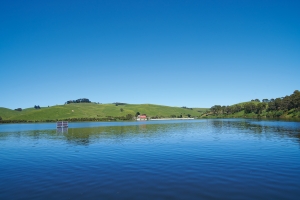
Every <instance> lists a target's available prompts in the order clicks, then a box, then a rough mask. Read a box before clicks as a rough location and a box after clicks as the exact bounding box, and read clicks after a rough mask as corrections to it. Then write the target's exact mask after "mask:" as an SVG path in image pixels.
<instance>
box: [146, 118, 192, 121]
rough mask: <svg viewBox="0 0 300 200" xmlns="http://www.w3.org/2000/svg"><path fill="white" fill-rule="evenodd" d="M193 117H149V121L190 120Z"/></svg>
mask: <svg viewBox="0 0 300 200" xmlns="http://www.w3.org/2000/svg"><path fill="white" fill-rule="evenodd" d="M192 119H195V118H159V119H149V121H158V120H192Z"/></svg>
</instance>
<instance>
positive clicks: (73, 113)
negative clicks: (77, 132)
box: [0, 103, 206, 121]
mask: <svg viewBox="0 0 300 200" xmlns="http://www.w3.org/2000/svg"><path fill="white" fill-rule="evenodd" d="M205 110H206V109H205V108H193V109H186V108H180V107H170V106H162V105H153V104H126V105H118V106H116V105H115V104H95V103H73V104H67V105H57V106H51V107H41V109H34V108H27V109H23V110H22V111H15V110H10V109H7V108H0V116H1V117H2V119H3V120H12V121H18V120H25V121H47V120H62V119H75V118H76V119H80V118H97V119H101V118H102V119H103V118H107V117H108V116H109V117H125V116H126V115H128V114H131V115H133V116H134V115H135V114H136V113H137V112H140V113H141V114H147V116H149V117H156V116H157V117H171V116H180V115H182V117H186V116H188V115H191V116H192V117H199V116H200V115H201V114H202V112H204V111H205Z"/></svg>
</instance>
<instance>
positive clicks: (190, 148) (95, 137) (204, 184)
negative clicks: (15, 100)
mask: <svg viewBox="0 0 300 200" xmlns="http://www.w3.org/2000/svg"><path fill="white" fill-rule="evenodd" d="M299 198H300V123H299V122H283V121H257V120H243V119H237V120H230V119H226V120H225V119H224V120H210V119H209V120H191V121H155V122H154V121H152V122H151V121H149V122H95V123H93V122H90V123H70V125H69V128H68V129H64V130H61V129H60V130H57V129H56V127H55V124H52V123H47V124H2V125H0V199H1V200H6V199H7V200H8V199H9V200H12V199H31V200H32V199H299Z"/></svg>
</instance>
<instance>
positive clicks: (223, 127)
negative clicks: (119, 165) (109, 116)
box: [0, 119, 300, 145]
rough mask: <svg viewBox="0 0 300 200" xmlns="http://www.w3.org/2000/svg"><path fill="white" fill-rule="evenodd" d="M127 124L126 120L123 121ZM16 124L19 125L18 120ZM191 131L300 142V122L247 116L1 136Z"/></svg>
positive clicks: (77, 139)
mask: <svg viewBox="0 0 300 200" xmlns="http://www.w3.org/2000/svg"><path fill="white" fill-rule="evenodd" d="M124 125H125V124H124ZM15 126H18V124H16V125H15ZM178 132H180V133H189V134H194V135H199V134H201V133H203V132H211V133H213V134H214V138H215V140H219V138H220V135H221V134H227V133H230V134H232V132H234V133H235V134H236V135H239V134H252V135H253V136H255V137H266V138H268V137H273V135H274V134H276V135H277V136H278V137H289V138H292V139H296V141H297V142H299V143H300V122H282V121H272V122H270V121H259V120H246V119H220V120H198V121H194V122H192V123H191V122H188V123H186V122H181V123H178V122H176V123H170V122H168V123H166V124H138V125H131V126H98V127H81V128H57V129H55V130H53V129H52V130H27V131H21V130H20V131H16V132H1V133H0V140H5V139H8V138H10V137H14V138H19V139H21V138H24V137H29V138H31V139H35V140H38V139H41V138H44V139H45V138H52V139H56V140H65V141H67V142H68V143H72V144H77V145H89V144H91V143H93V142H97V141H99V140H114V141H115V142H120V141H124V140H126V139H132V138H140V139H143V138H155V137H163V135H164V134H175V133H178Z"/></svg>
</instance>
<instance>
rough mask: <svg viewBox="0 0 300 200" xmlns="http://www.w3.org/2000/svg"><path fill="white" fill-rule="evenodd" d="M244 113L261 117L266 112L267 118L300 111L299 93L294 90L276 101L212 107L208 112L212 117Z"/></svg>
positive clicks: (257, 101) (255, 101) (255, 100)
mask: <svg viewBox="0 0 300 200" xmlns="http://www.w3.org/2000/svg"><path fill="white" fill-rule="evenodd" d="M240 111H244V114H249V113H254V114H257V115H261V114H262V113H263V111H265V112H266V116H267V117H280V116H281V115H283V114H285V113H291V112H298V111H300V92H299V90H295V91H294V93H293V94H291V95H287V96H285V97H280V98H276V99H270V100H269V99H263V100H262V102H261V101H260V100H259V99H254V100H251V101H250V102H248V103H244V104H236V105H232V106H221V105H214V106H212V107H211V108H210V110H209V112H210V113H211V114H213V115H220V114H223V115H229V114H234V113H238V112H240Z"/></svg>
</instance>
